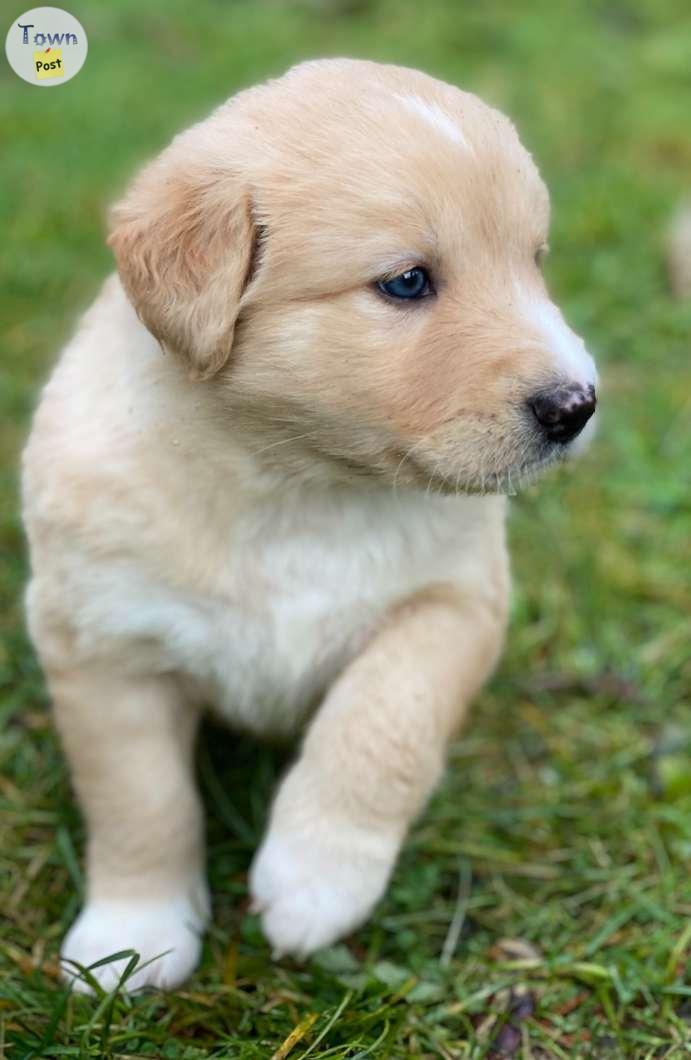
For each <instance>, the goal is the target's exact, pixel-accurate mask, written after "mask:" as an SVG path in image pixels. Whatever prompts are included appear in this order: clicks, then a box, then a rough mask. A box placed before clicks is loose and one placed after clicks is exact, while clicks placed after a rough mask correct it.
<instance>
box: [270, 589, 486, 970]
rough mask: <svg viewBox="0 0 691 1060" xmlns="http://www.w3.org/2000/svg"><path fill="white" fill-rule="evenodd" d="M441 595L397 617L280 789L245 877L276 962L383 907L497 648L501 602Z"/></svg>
mask: <svg viewBox="0 0 691 1060" xmlns="http://www.w3.org/2000/svg"><path fill="white" fill-rule="evenodd" d="M500 595H501V599H500V600H497V599H496V598H493V599H492V601H491V602H489V603H487V602H485V603H482V602H473V601H472V600H470V601H465V602H463V601H461V599H460V598H459V596H458V594H457V593H456V592H455V591H454V590H453V589H452V588H447V587H439V588H433V589H429V590H426V591H425V592H422V593H420V594H418V595H417V596H416V597H414V598H412V599H410V600H409V601H407V602H405V603H404V604H402V605H400V606H399V607H398V608H397V609H396V610H395V611H394V612H393V613H392V614H391V615H390V617H389V621H388V622H387V624H386V625H385V627H384V628H383V629H381V631H380V632H379V633H378V634H377V635H376V636H375V637H374V638H373V640H372V641H371V642H370V644H369V645H368V647H367V648H366V649H365V651H364V652H363V653H362V654H361V655H360V656H358V658H357V659H356V660H355V661H354V662H353V663H352V664H351V665H350V666H349V667H348V669H347V670H346V671H345V672H344V673H343V674H342V676H341V677H340V679H339V680H338V681H337V682H336V684H335V685H334V686H333V688H332V689H331V691H330V693H329V694H328V696H327V697H326V700H325V701H324V704H323V705H322V707H321V709H320V711H319V712H318V714H317V716H316V718H315V719H314V721H313V722H312V725H311V727H310V729H309V731H308V733H307V737H306V739H305V743H304V746H303V750H302V753H301V755H300V757H299V759H298V761H297V762H296V764H295V765H294V766H293V768H292V769H291V771H290V772H289V773H288V775H287V777H286V778H285V780H284V781H283V784H282V785H281V787H280V789H279V792H278V795H277V798H276V800H275V803H274V806H273V810H272V814H271V821H270V826H269V831H268V835H267V837H266V839H265V841H264V844H263V846H262V848H261V850H260V851H259V854H258V856H257V858H256V860H255V863H254V865H253V868H252V872H251V888H252V894H253V899H254V904H255V907H256V908H257V909H259V910H261V912H262V917H263V926H264V930H265V932H266V934H267V936H268V938H269V940H270V942H271V944H272V945H273V947H274V951H275V953H277V954H281V953H293V954H297V955H299V956H304V955H306V954H308V953H311V952H312V951H313V950H316V949H318V948H319V947H320V946H324V945H328V944H329V943H331V942H333V941H334V940H335V939H337V938H338V937H339V936H341V935H343V934H345V933H347V932H348V931H350V930H351V929H352V928H354V927H356V926H357V925H358V924H360V923H361V922H362V921H363V920H364V919H365V918H366V917H367V916H368V914H369V913H370V911H371V910H372V907H373V906H374V904H375V902H376V901H377V900H378V899H379V898H380V897H381V895H382V893H383V891H384V888H385V887H386V884H387V882H388V879H389V876H390V874H391V871H392V869H393V866H394V863H395V860H396V856H397V854H398V850H399V847H400V845H401V842H402V840H403V837H404V835H405V833H406V830H407V828H408V825H409V824H410V822H411V820H412V819H413V818H414V817H415V816H416V814H417V813H418V812H419V811H420V809H421V808H422V806H423V804H424V802H425V800H426V799H427V797H428V795H429V794H430V792H431V791H432V789H433V787H434V786H435V784H436V783H437V780H438V778H439V775H440V772H441V770H442V767H443V763H444V754H445V749H446V745H447V742H448V740H449V738H450V736H451V735H452V733H453V731H454V729H455V728H456V727H457V726H458V724H459V722H460V721H461V720H462V717H463V714H464V712H465V708H466V706H467V704H468V702H469V700H470V698H471V697H472V696H473V695H474V694H475V692H476V691H477V690H478V688H479V686H480V685H481V684H482V682H483V681H484V679H485V678H486V677H487V675H488V673H489V672H490V670H491V669H492V667H493V665H494V663H495V661H496V658H497V655H498V652H499V648H500V645H501V640H502V634H503V627H504V613H505V602H504V598H503V593H502V594H500Z"/></svg>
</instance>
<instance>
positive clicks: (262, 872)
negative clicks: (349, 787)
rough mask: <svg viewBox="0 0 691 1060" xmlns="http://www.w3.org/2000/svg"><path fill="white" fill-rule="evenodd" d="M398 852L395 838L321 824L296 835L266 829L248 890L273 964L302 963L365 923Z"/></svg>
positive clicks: (321, 820) (320, 821)
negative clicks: (289, 957)
mask: <svg viewBox="0 0 691 1060" xmlns="http://www.w3.org/2000/svg"><path fill="white" fill-rule="evenodd" d="M398 845H399V841H398V838H397V837H396V836H393V835H392V836H389V835H386V834H383V833H381V832H369V831H366V830H365V829H359V828H354V827H353V826H352V825H348V826H345V827H344V825H343V824H342V823H341V824H336V825H332V826H330V825H329V823H328V822H327V821H325V820H324V819H319V820H318V821H317V822H316V823H315V826H314V827H312V828H305V829H297V830H295V831H287V830H286V829H285V828H279V827H276V826H274V827H272V828H271V829H270V831H269V834H268V836H267V838H266V839H265V840H264V843H263V844H262V847H261V849H260V850H259V853H258V854H257V856H256V858H255V860H254V864H253V866H252V869H251V873H250V887H251V892H252V902H253V908H254V909H255V910H256V911H257V912H260V913H261V915H262V927H263V929H264V933H265V935H266V937H267V938H268V940H269V942H270V943H271V946H272V948H273V953H274V957H280V956H282V955H283V954H287V953H289V954H293V955H294V956H296V957H306V956H308V955H309V954H310V953H313V952H314V951H315V950H318V949H320V948H321V947H322V946H328V945H330V944H331V943H332V942H335V940H336V939H338V938H341V937H342V936H343V935H346V934H348V932H350V931H352V930H353V928H355V927H358V926H359V925H360V924H361V923H362V922H363V921H364V920H366V919H367V917H368V916H369V914H370V913H371V911H372V908H373V907H374V905H375V903H376V902H377V901H378V899H379V898H380V897H381V896H382V894H383V893H384V889H385V887H386V884H387V883H388V880H389V876H390V875H391V870H392V868H393V865H394V862H395V859H396V854H397V851H398Z"/></svg>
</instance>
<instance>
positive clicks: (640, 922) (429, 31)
mask: <svg viewBox="0 0 691 1060" xmlns="http://www.w3.org/2000/svg"><path fill="white" fill-rule="evenodd" d="M557 8H558V15H557V14H555V10H557ZM69 9H70V10H71V11H72V12H73V13H74V14H76V15H77V16H78V17H79V18H80V19H81V21H82V22H83V23H84V25H85V26H86V28H87V31H88V33H89V37H90V51H89V58H88V60H87V63H86V66H85V67H84V70H83V71H82V72H81V74H80V75H79V76H78V77H77V78H76V79H75V80H74V81H72V82H70V83H69V84H68V85H65V86H64V87H62V88H60V89H59V90H56V91H50V92H48V91H40V92H39V91H36V90H35V89H33V88H32V87H30V86H28V85H26V84H24V83H23V82H21V81H19V80H18V79H16V78H15V77H14V76H13V75H12V74H11V73H10V71H9V70H8V68H7V67H6V65H5V64H4V61H3V62H2V63H0V67H1V73H0V81H1V88H2V91H1V93H0V115H1V121H2V128H3V130H4V132H5V136H4V149H3V155H2V199H1V203H0V207H1V211H2V229H1V230H2V255H0V257H1V259H2V265H1V269H2V283H1V284H0V292H1V294H0V319H2V322H3V325H4V327H5V338H4V342H3V349H2V368H3V376H2V384H1V387H0V445H2V449H3V454H4V456H6V459H3V482H2V496H1V502H2V503H1V508H2V517H1V518H2V524H1V531H0V533H1V536H0V545H1V547H2V550H3V564H2V568H1V579H2V586H1V588H2V593H3V596H6V597H7V599H8V601H9V603H8V606H7V608H6V609H4V611H3V617H2V618H0V630H1V632H2V636H3V648H2V655H1V656H0V681H1V683H2V698H1V700H0V718H1V723H2V729H1V730H0V760H1V762H0V829H1V835H0V932H1V934H0V1057H4V1056H7V1057H8V1058H11V1060H18V1058H20V1057H22V1058H27V1060H28V1058H29V1057H40V1058H43V1057H63V1056H67V1057H69V1056H72V1057H167V1058H180V1060H182V1058H185V1060H196V1058H199V1057H217V1058H221V1057H229V1058H230V1057H233V1058H235V1057H238V1058H242V1060H251V1058H269V1057H271V1056H272V1055H275V1056H276V1057H278V1058H283V1057H286V1056H288V1055H290V1057H291V1060H297V1058H299V1057H307V1056H309V1057H311V1058H312V1060H320V1058H326V1057H333V1058H345V1057H350V1058H355V1057H365V1056H372V1057H394V1058H395V1057H442V1058H447V1060H448V1058H456V1057H473V1058H479V1057H491V1056H494V1057H498V1056H499V1055H509V1056H516V1057H523V1058H529V1057H533V1058H534V1060H539V1058H542V1060H545V1058H552V1057H561V1058H563V1057H576V1058H578V1057H633V1058H637V1057H640V1058H643V1057H675V1058H677V1057H682V1056H689V1055H691V975H690V974H689V972H690V968H689V954H690V952H691V931H690V929H689V924H691V878H690V872H689V865H690V864H691V767H690V766H689V761H690V759H689V752H690V751H691V726H690V724H689V713H690V712H689V700H690V698H691V662H690V661H689V644H690V643H691V618H690V617H689V616H690V615H691V586H690V579H689V570H690V569H691V500H690V498H691V428H690V426H689V425H690V423H691V367H690V365H691V361H690V359H689V353H690V349H689V347H690V345H691V340H690V335H691V308H690V307H689V306H683V305H679V304H675V303H674V302H673V301H672V300H671V299H670V297H669V295H668V293H667V287H666V281H665V273H664V264H663V253H662V240H663V232H664V227H665V224H666V222H667V218H668V216H669V213H670V211H671V210H672V208H673V207H674V205H675V204H676V202H677V201H678V199H679V198H680V197H681V196H682V195H683V194H685V193H688V192H689V190H691V189H690V187H689V183H691V182H690V181H689V173H690V172H691V137H690V136H689V130H690V128H691V126H690V117H689V116H690V115H691V11H690V9H689V6H688V0H667V2H662V3H661V2H659V0H612V2H605V0H590V2H587V3H586V2H582V3H564V4H560V5H554V4H547V3H546V2H534V3H530V2H528V0H521V2H520V3H514V4H508V3H499V2H496V0H485V2H484V3H483V4H481V5H470V4H468V5H463V4H461V3H456V2H454V0H446V2H444V0H427V2H426V3H422V2H418V3H412V2H410V0H380V2H372V3H367V2H365V0H361V2H359V3H356V2H350V3H346V2H343V0H341V2H337V0H333V2H331V3H327V2H325V0H324V2H321V3H317V2H314V3H311V4H307V3H303V4H301V5H298V4H291V3H272V4H269V3H264V2H261V3H257V2H255V3H253V4H251V3H249V2H235V3H231V2H228V3H224V4H221V3H215V2H213V0H197V2H196V3H195V4H187V3H183V2H182V0H168V2H164V0H150V2H147V3H146V4H141V3H137V2H135V0H120V2H118V3H115V2H111V3H109V4H107V5H106V4H105V3H96V2H95V0H80V2H79V3H78V4H76V3H75V4H70V5H69ZM17 13H19V12H17ZM7 17H8V18H9V15H8V16H7ZM320 54H354V55H360V56H369V57H373V58H380V59H389V60H395V61H401V62H405V63H409V64H412V65H417V66H421V67H423V68H425V69H427V70H429V71H430V72H432V73H435V74H438V75H440V76H442V77H446V78H448V79H449V80H452V81H455V82H457V83H459V84H462V85H464V86H466V87H469V88H472V89H475V90H476V91H478V92H480V93H481V94H482V95H484V96H485V97H486V98H488V99H489V100H490V101H493V102H495V103H497V104H498V105H499V106H501V107H503V108H504V109H505V110H507V111H508V112H510V113H511V114H512V115H513V116H514V117H515V119H516V120H517V121H518V123H519V126H520V129H521V132H522V135H523V138H524V140H525V141H526V143H527V144H528V145H529V146H530V147H531V148H532V149H533V150H534V151H535V153H536V155H537V157H538V159H539V161H540V163H541V166H542V168H543V172H544V173H545V176H546V177H547V179H548V182H549V184H550V186H551V189H552V193H553V203H554V230H553V238H552V256H551V259H550V262H549V265H548V272H549V274H550V280H551V283H552V286H553V288H554V290H555V293H556V295H557V297H558V298H559V300H560V301H561V302H562V304H563V306H564V308H565V310H566V313H567V315H568V316H569V318H570V319H571V321H572V322H573V323H574V324H575V325H576V326H577V327H578V328H579V329H580V330H581V331H582V332H583V333H584V334H585V335H586V336H587V338H588V340H589V343H590V345H591V346H592V348H593V349H594V351H595V352H596V353H597V355H598V358H599V363H600V366H601V370H602V375H603V391H602V418H601V429H600V435H599V438H598V440H597V442H596V444H595V445H594V447H593V448H592V450H591V452H590V454H589V455H588V456H587V457H586V458H585V459H584V460H583V461H582V462H581V463H580V464H579V465H578V466H577V467H575V468H574V469H572V470H571V471H569V472H568V473H562V474H559V475H557V476H553V477H551V478H549V479H548V480H547V481H545V482H544V483H543V484H541V485H540V486H539V487H538V488H535V489H532V490H531V491H529V493H527V494H525V495H523V496H521V497H519V498H518V499H517V500H516V501H515V502H514V504H513V514H512V518H511V537H512V548H513V560H514V570H515V578H516V585H515V593H514V607H513V621H512V630H511V636H510V640H509V646H508V650H507V653H506V656H505V658H504V661H503V663H502V666H501V668H500V670H499V672H498V674H497V676H496V677H495V679H494V681H493V682H492V684H491V685H490V687H489V688H488V689H487V690H486V691H485V692H484V693H483V694H482V695H481V696H480V698H479V700H478V702H477V705H476V708H475V711H474V715H473V719H472V721H471V723H470V725H469V726H468V729H467V733H466V735H465V736H464V738H463V739H461V740H459V742H458V743H457V744H456V745H455V746H454V748H453V750H452V754H451V760H450V768H449V770H448V774H447V777H446V780H445V782H444V784H443V786H442V788H441V790H440V791H439V792H438V794H437V795H436V797H435V798H434V800H433V802H432V803H431V805H430V806H429V808H428V809H427V811H426V812H425V814H424V816H423V818H422V819H421V820H420V822H419V823H418V824H417V826H416V827H415V829H414V830H413V833H412V835H411V837H410V840H409V842H408V843H407V845H406V847H405V850H404V853H403V856H402V858H401V862H400V865H399V868H398V870H397V872H396V875H395V878H394V881H393V884H392V887H391V889H390V892H389V894H388V895H387V897H386V898H385V900H384V901H383V902H382V903H381V905H380V907H379V908H378V910H377V912H376V915H375V916H374V918H373V920H372V921H371V923H370V924H369V925H367V926H366V927H365V928H363V929H362V930H361V931H359V932H358V933H357V934H356V935H354V936H353V937H352V938H351V939H348V940H347V941H346V942H345V943H344V944H343V945H340V946H337V947H335V948H333V949H332V950H330V951H327V952H325V953H324V954H322V955H320V956H319V957H317V958H316V959H315V960H313V961H311V962H310V963H308V964H306V965H305V966H298V965H295V964H292V963H290V962H287V961H283V962H280V963H278V964H274V963H272V962H271V960H270V955H269V952H268V949H267V946H266V944H265V943H264V941H263V940H262V937H261V933H260V931H259V926H258V923H257V921H256V919H255V918H253V917H252V916H250V915H249V914H248V913H247V903H246V896H247V892H246V869H247V865H248V863H249V860H250V858H251V855H252V852H253V850H254V848H255V846H256V844H257V842H258V840H259V837H260V835H261V831H262V826H263V822H264V819H265V814H266V807H267V803H268V800H269V797H270V792H271V790H272V786H273V784H274V782H275V779H276V776H277V774H278V773H279V771H280V769H281V768H282V765H283V761H282V760H281V758H280V757H279V756H278V755H276V754H275V753H273V752H271V751H269V750H266V749H260V748H257V747H256V746H254V745H253V744H251V743H249V742H240V743H238V742H237V741H236V740H235V739H234V738H232V737H231V736H229V735H227V734H222V733H218V732H216V731H213V734H212V738H209V731H207V733H206V734H205V737H204V739H203V741H202V747H201V754H200V773H201V777H202V781H203V786H204V791H205V796H206V800H207V804H208V813H209V865H210V874H211V881H212V886H213V892H214V896H215V909H214V925H213V928H212V930H211V931H210V933H209V935H208V939H207V942H206V945H205V951H204V960H203V964H202V967H201V969H200V971H199V972H198V974H197V975H196V976H195V977H194V979H193V980H192V981H191V982H190V983H189V984H188V985H187V987H186V988H185V989H183V990H180V991H179V992H178V993H176V994H174V995H171V996H165V995H158V994H151V995H146V996H138V997H134V998H130V999H128V998H126V997H124V996H121V995H118V994H116V995H113V996H105V997H101V998H97V999H95V1000H90V999H85V998H78V997H72V996H70V995H69V994H67V993H66V992H65V991H64V990H63V989H62V988H61V987H60V986H59V984H58V982H57V980H56V954H57V948H58V943H59V940H60V937H61V936H62V934H63V933H64V931H65V929H66V927H67V925H68V924H69V922H70V920H71V919H72V917H73V916H74V914H75V911H76V909H77V907H78V904H79V901H80V895H81V890H82V876H81V869H80V852H81V848H82V842H83V829H82V825H81V823H80V819H79V815H78V812H77V809H76V806H75V804H74V802H73V799H72V797H71V795H70V791H69V785H68V779H67V775H66V770H65V765H64V762H63V759H62V756H61V754H60V751H59V748H58V746H57V743H56V739H55V735H54V733H53V730H52V728H51V723H50V717H49V714H48V712H47V703H46V696H45V691H44V689H43V686H42V683H41V678H40V674H39V672H38V668H37V665H36V663H35V661H34V659H33V656H32V653H31V650H30V648H29V646H28V644H27V641H26V638H25V635H24V632H23V628H22V616H21V604H20V592H21V585H22V582H23V580H24V577H25V573H26V559H25V554H24V546H23V540H22V535H21V530H20V526H19V522H18V519H17V515H16V507H17V505H16V485H17V483H16V470H15V468H16V453H17V452H18V449H19V447H20V445H21V441H22V438H23V436H24V434H25V431H26V425H27V422H28V418H29V415H30V410H31V406H32V403H33V402H34V400H35V395H36V390H37V386H38V384H39V382H40V380H41V379H42V378H43V377H44V375H45V373H46V370H47V367H48V365H49V364H50V362H51V360H52V358H53V357H54V356H55V353H56V350H57V348H58V346H59V344H60V342H61V341H62V340H63V338H64V337H65V336H67V334H68V333H69V331H70V329H71V327H72V326H73V321H74V319H75V316H76V314H77V312H78V311H79V310H80V309H81V308H82V307H84V306H85V305H86V304H87V303H88V302H89V300H90V299H91V297H92V296H93V295H94V293H95V291H96V290H97V287H98V285H99V283H100V280H101V278H102V277H103V276H104V275H105V274H106V273H107V271H108V270H109V269H110V267H111V264H110V259H109V255H108V252H107V250H106V249H105V247H104V244H103V224H102V216H103V212H104V208H105V205H106V203H107V202H108V200H109V199H110V198H111V197H112V196H113V194H114V193H116V192H117V190H118V189H119V188H120V187H121V186H122V184H123V182H124V180H125V179H126V177H127V175H128V174H129V173H130V172H131V171H132V169H133V167H134V166H135V165H136V164H137V162H138V161H140V160H141V159H143V158H144V157H146V156H147V155H150V154H152V153H153V152H155V151H156V150H157V149H158V148H159V147H160V146H162V145H163V144H164V143H165V142H166V141H167V140H168V138H169V137H170V135H171V134H172V133H173V132H174V131H175V130H177V129H179V128H180V127H182V126H184V125H185V124H186V123H188V122H189V121H190V120H192V119H194V118H196V117H198V116H202V115H203V114H204V113H205V112H206V111H207V110H208V109H209V108H210V107H211V106H212V105H213V104H215V103H216V102H218V101H220V100H221V99H223V98H224V97H226V96H227V95H229V94H230V93H231V92H232V91H233V90H235V89H236V88H238V87H239V86H241V85H244V84H247V83H251V82H253V81H255V80H258V79H260V78H263V77H265V76H267V75H270V74H273V73H278V72H280V71H281V70H282V69H283V68H285V67H286V66H287V65H289V64H290V63H292V62H293V61H294V60H296V59H298V58H301V57H304V56H309V55H320ZM455 935H458V936H459V937H458V940H457V944H456V945H455V947H454V946H452V943H453V942H454V936H455ZM507 940H508V941H507ZM291 1035H292V1037H291ZM502 1046H503V1047H504V1052H503V1054H502V1052H501V1047H502Z"/></svg>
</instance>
